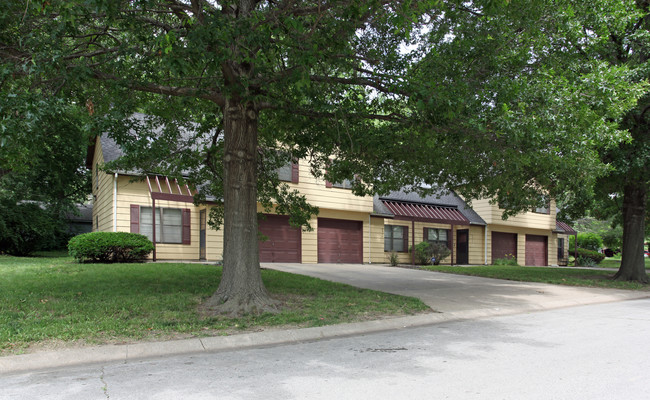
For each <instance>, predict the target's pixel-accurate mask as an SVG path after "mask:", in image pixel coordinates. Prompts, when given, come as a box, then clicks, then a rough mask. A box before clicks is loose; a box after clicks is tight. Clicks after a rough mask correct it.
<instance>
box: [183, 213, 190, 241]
mask: <svg viewBox="0 0 650 400" xmlns="http://www.w3.org/2000/svg"><path fill="white" fill-rule="evenodd" d="M191 218H192V212H191V211H190V209H189V208H184V209H183V244H191V243H192V239H191V236H192V231H191V229H190V221H191Z"/></svg>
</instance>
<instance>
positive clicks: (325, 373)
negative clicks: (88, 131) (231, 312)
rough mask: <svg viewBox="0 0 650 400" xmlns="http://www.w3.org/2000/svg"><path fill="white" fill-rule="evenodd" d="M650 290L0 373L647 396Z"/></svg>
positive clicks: (183, 395) (313, 392)
mask: <svg viewBox="0 0 650 400" xmlns="http://www.w3.org/2000/svg"><path fill="white" fill-rule="evenodd" d="M649 311H650V299H645V300H631V301H623V302H615V303H608V304H595V305H588V306H579V307H570V308H563V309H556V310H549V311H542V312H534V313H527V314H520V315H511V316H500V317H491V318H485V319H477V320H469V321H456V322H445V323H439V324H435V325H430V326H425V327H419V328H409V329H401V330H395V331H389V332H383V333H376V334H369V335H360V336H354V337H347V338H338V339H330V340H322V341H316V342H311V343H300V344H292V345H282V346H274V347H269V348H254V349H246V350H236V351H226V352H217V353H207V354H206V353H202V354H192V355H187V356H174V357H167V358H160V359H151V360H140V361H134V362H129V363H105V364H102V365H88V366H78V367H70V368H67V369H59V370H51V371H40V372H32V373H19V374H12V375H7V376H2V377H0V399H247V400H251V399H328V400H329V399H490V400H492V399H517V400H522V399H545V400H548V399H590V400H594V399H608V400H612V399H626V400H629V399H647V398H650V389H649V386H650V385H649V382H648V371H649V370H650V351H648V341H649V338H650V312H649Z"/></svg>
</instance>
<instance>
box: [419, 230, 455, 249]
mask: <svg viewBox="0 0 650 400" xmlns="http://www.w3.org/2000/svg"><path fill="white" fill-rule="evenodd" d="M448 238H449V230H448V229H436V228H424V241H425V242H429V243H441V244H444V245H447V243H448Z"/></svg>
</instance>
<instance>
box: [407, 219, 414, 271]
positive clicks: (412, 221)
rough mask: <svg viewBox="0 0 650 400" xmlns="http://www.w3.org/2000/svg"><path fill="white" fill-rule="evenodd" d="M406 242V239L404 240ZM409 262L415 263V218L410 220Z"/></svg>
mask: <svg viewBox="0 0 650 400" xmlns="http://www.w3.org/2000/svg"><path fill="white" fill-rule="evenodd" d="M406 243H408V240H407V241H406ZM411 250H412V251H411V264H413V265H415V220H414V219H413V220H411Z"/></svg>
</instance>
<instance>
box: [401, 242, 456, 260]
mask: <svg viewBox="0 0 650 400" xmlns="http://www.w3.org/2000/svg"><path fill="white" fill-rule="evenodd" d="M412 251H413V247H411V248H409V252H412ZM450 254H451V250H449V248H448V247H447V246H446V245H445V244H442V243H429V242H420V243H418V244H416V245H415V263H416V264H418V265H429V264H434V265H438V264H440V262H441V261H442V260H444V259H445V258H447V257H449V255H450ZM433 259H435V261H432V260H433Z"/></svg>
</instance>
